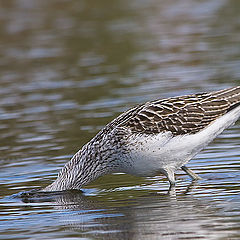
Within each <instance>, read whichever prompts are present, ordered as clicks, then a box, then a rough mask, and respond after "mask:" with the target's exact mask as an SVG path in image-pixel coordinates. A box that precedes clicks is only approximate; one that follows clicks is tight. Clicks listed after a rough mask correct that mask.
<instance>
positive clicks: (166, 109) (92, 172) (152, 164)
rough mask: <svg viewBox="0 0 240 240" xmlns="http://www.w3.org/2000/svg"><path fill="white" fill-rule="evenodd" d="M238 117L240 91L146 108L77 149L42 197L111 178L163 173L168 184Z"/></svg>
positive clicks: (122, 117) (161, 102)
mask: <svg viewBox="0 0 240 240" xmlns="http://www.w3.org/2000/svg"><path fill="white" fill-rule="evenodd" d="M239 117H240V86H238V87H235V88H230V89H225V90H221V91H216V92H211V93H200V94H193V95H186V96H180V97H173V98H168V99H162V100H156V101H151V102H146V103H144V104H141V105H138V106H136V107H134V108H132V109H130V110H128V111H126V112H125V113H123V114H121V115H120V116H119V117H117V118H116V119H114V120H113V121H112V122H110V123H109V124H108V125H106V127H104V128H103V129H102V130H101V131H100V132H99V133H98V134H97V135H96V136H95V137H94V138H93V139H92V140H91V141H89V142H88V143H87V144H86V145H84V146H83V147H82V149H80V150H79V151H78V152H77V153H76V154H75V155H74V156H73V158H72V159H71V160H70V161H69V162H68V163H67V164H66V165H65V166H64V168H63V169H62V170H61V171H60V173H59V175H58V178H57V179H56V181H55V182H53V183H52V184H51V185H49V186H47V187H46V188H45V189H44V190H45V191H61V190H66V189H79V188H81V187H82V186H83V185H85V184H88V183H89V182H91V181H93V180H95V179H96V178H98V177H100V176H102V175H105V174H110V173H113V172H125V173H129V174H133V175H138V176H151V175H156V174H158V173H163V174H164V175H166V176H167V177H168V179H169V182H170V184H174V183H175V178H174V172H175V171H176V170H177V169H179V168H182V170H184V171H185V172H186V173H187V174H188V175H190V176H191V177H192V178H193V179H198V178H199V177H198V176H197V175H196V174H194V173H193V172H192V171H191V170H190V169H188V168H187V167H186V166H185V164H186V163H187V162H188V161H189V160H190V159H191V158H192V157H194V156H195V155H196V154H197V153H198V152H199V151H201V150H202V149H203V148H204V147H205V146H206V145H207V144H208V143H209V142H210V141H212V140H213V139H214V138H215V137H216V136H217V135H219V134H220V133H221V132H222V131H223V130H224V129H225V128H227V127H229V126H230V125H232V124H234V123H235V122H236V121H237V119H238V118H239Z"/></svg>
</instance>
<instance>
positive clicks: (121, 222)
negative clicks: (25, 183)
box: [22, 186, 240, 239]
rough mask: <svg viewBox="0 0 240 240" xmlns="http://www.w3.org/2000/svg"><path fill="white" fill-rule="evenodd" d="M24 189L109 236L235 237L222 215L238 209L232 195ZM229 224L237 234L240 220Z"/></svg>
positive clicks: (88, 229) (66, 220) (63, 217)
mask: <svg viewBox="0 0 240 240" xmlns="http://www.w3.org/2000/svg"><path fill="white" fill-rule="evenodd" d="M192 187H194V186H190V187H189V188H188V190H189V189H190V188H192ZM195 187H196V186H195ZM23 195H24V194H23ZM23 195H22V200H23V201H25V202H28V203H31V202H32V203H33V202H35V203H36V202H38V203H41V202H42V203H44V202H48V203H49V202H51V204H52V206H53V209H55V210H58V211H60V212H61V214H59V215H58V216H57V220H58V221H59V222H60V223H61V225H64V227H65V228H66V230H69V229H71V230H74V231H75V232H76V231H77V232H79V233H81V236H86V237H87V236H91V237H100V238H104V239H105V238H107V239H123V238H124V239H146V238H147V239H159V238H161V239H186V238H187V239H197V238H200V239H201V238H203V239H205V238H206V236H207V239H218V238H220V237H221V238H223V237H229V233H228V231H223V229H225V228H226V225H225V222H224V221H223V219H222V216H223V214H224V212H225V211H226V210H227V211H232V212H233V214H234V211H236V206H237V204H238V203H239V201H235V203H234V201H231V202H228V204H226V203H225V204H221V203H220V204H216V202H215V201H214V202H213V201H212V199H211V198H205V197H195V196H193V195H192V194H189V191H186V189H185V190H184V189H178V194H177V195H172V194H168V193H167V192H164V191H160V192H158V193H150V194H149V193H147V192H146V193H145V194H142V196H140V197H137V198H136V197H133V198H132V199H131V200H127V201H126V200H122V201H119V200H118V201H117V202H114V201H109V200H104V199H101V200H100V199H98V200H97V199H96V198H94V197H89V196H85V195H84V194H83V193H81V192H79V191H66V192H64V193H63V192H62V193H52V194H51V195H49V193H48V194H46V195H44V193H42V194H37V196H34V194H33V195H32V196H29V195H28V197H26V195H25V197H23ZM109 197H111V196H109ZM237 209H238V211H239V208H238V207H237ZM227 228H228V229H231V236H232V237H234V236H237V235H238V233H239V230H240V228H239V224H238V223H233V224H231V225H229V226H228V227H227ZM234 229H235V230H234ZM231 239H233V238H231Z"/></svg>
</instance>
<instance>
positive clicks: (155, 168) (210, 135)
mask: <svg viewBox="0 0 240 240" xmlns="http://www.w3.org/2000/svg"><path fill="white" fill-rule="evenodd" d="M239 117H240V106H239V107H237V108H235V109H234V110H232V111H230V112H229V113H227V114H225V115H224V116H222V117H220V118H218V119H217V120H215V121H214V122H213V123H211V124H210V125H209V126H208V127H207V128H205V129H203V130H201V131H200V132H198V133H196V134H192V135H184V136H177V137H172V135H171V134H170V133H169V132H168V133H160V134H158V135H154V136H148V137H146V136H144V135H141V134H138V135H137V134H136V135H134V136H131V137H130V144H129V146H128V148H129V154H127V159H125V161H124V162H125V165H124V166H123V168H122V170H123V171H124V172H126V173H129V174H132V175H137V176H153V175H156V174H157V173H159V172H163V170H168V169H172V170H173V171H175V170H177V169H179V168H180V167H182V166H183V165H185V164H186V163H187V162H188V161H189V160H190V159H191V158H193V157H194V156H195V155H196V154H197V153H198V152H200V151H201V150H202V149H203V148H205V147H206V146H207V145H208V144H209V143H210V142H211V141H212V140H213V139H214V138H216V137H217V136H218V135H219V134H220V133H221V132H222V131H223V130H224V129H226V128H228V127H229V126H231V125H233V124H234V123H235V122H236V121H237V120H238V118H239ZM125 157H126V155H125ZM126 162H127V163H128V164H126Z"/></svg>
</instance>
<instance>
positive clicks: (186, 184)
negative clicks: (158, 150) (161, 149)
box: [0, 0, 240, 240]
mask: <svg viewBox="0 0 240 240" xmlns="http://www.w3.org/2000/svg"><path fill="white" fill-rule="evenodd" d="M239 9H240V2H239V1H227V0H208V1H207V0H203V1H193V0H182V1H176V0H175V1H174V0H172V1H163V0H159V1H157V0H149V1H141V0H133V1H126V0H121V1H120V0H116V1H108V0H102V1H92V0H82V1H72V0H68V1H66V0H52V1H37V0H8V1H2V2H1V8H0V54H1V58H0V84H1V85H0V86H1V87H0V166H1V170H0V183H1V190H0V197H1V199H0V209H1V211H0V238H1V239H63V238H67V239H71V240H73V239H79V238H81V239H240V172H239V169H240V161H239V160H240V153H239V149H240V123H239V122H238V123H237V124H236V125H235V126H234V127H232V128H231V129H229V130H226V131H225V132H224V134H222V135H221V136H220V137H219V138H218V139H216V140H215V141H214V142H213V143H212V144H211V145H209V147H208V148H207V149H206V150H204V151H203V152H202V153H200V154H199V155H198V156H197V157H196V158H195V159H193V160H192V161H191V163H190V164H189V166H190V167H191V168H192V169H193V170H194V171H195V172H197V173H198V174H200V175H201V176H202V177H203V180H201V181H199V182H198V183H196V184H191V181H190V179H189V178H188V177H187V176H186V175H184V174H183V173H182V172H179V174H178V175H177V189H176V194H174V193H168V183H167V181H166V179H165V178H164V177H163V176H156V177H152V178H136V177H132V176H128V175H125V174H115V175H109V176H105V177H102V178H101V179H99V180H97V181H95V182H94V183H92V184H90V185H88V186H86V188H84V192H83V193H81V192H66V193H64V194H56V195H53V196H45V197H42V196H39V197H35V198H31V199H30V200H29V199H28V198H24V197H23V198H19V192H23V191H29V190H33V189H37V188H41V187H44V186H46V185H47V184H49V183H50V182H51V181H53V180H54V179H55V177H56V175H57V172H58V170H59V169H60V168H61V167H62V166H63V165H64V163H65V162H66V161H68V160H69V159H70V158H71V156H72V155H73V154H74V153H75V152H76V151H77V150H78V149H79V148H80V147H81V146H82V145H83V144H84V143H86V142H87V141H88V140H90V139H91V138H92V137H93V136H94V135H95V134H96V133H97V132H98V131H99V129H101V128H102V127H103V126H104V125H105V124H106V123H108V122H109V121H110V120H112V119H113V118H114V117H116V116H117V115H118V114H119V113H121V112H122V111H124V110H126V109H128V108H129V107H131V106H133V105H135V104H138V103H141V102H144V101H147V100H152V99H157V98H164V97H170V96H175V95H182V94H187V93H193V92H202V91H210V90H216V89H221V88H225V87H230V86H236V85H240V60H239V59H240V45H239V42H240V34H239V29H240V21H239Z"/></svg>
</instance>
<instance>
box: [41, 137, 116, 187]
mask: <svg viewBox="0 0 240 240" xmlns="http://www.w3.org/2000/svg"><path fill="white" fill-rule="evenodd" d="M110 154H111V150H110V149H109V148H108V147H107V146H106V144H105V143H101V142H96V141H93V140H92V141H90V142H89V143H87V144H86V145H84V146H83V147H82V149H80V150H79V151H78V152H77V153H76V154H75V155H74V156H73V157H72V159H71V160H70V161H69V162H67V163H66V165H65V166H64V167H63V168H62V169H61V171H60V172H59V174H58V177H57V179H56V180H55V181H54V182H53V183H52V184H50V185H49V186H47V187H46V188H45V189H43V190H44V191H63V190H69V189H80V188H81V187H82V186H83V185H86V184H88V183H89V182H92V181H93V180H95V179H96V178H98V177H100V176H102V175H105V174H107V173H111V172H114V167H111V168H109V164H108V160H109V159H110V158H111V157H112V156H110Z"/></svg>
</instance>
